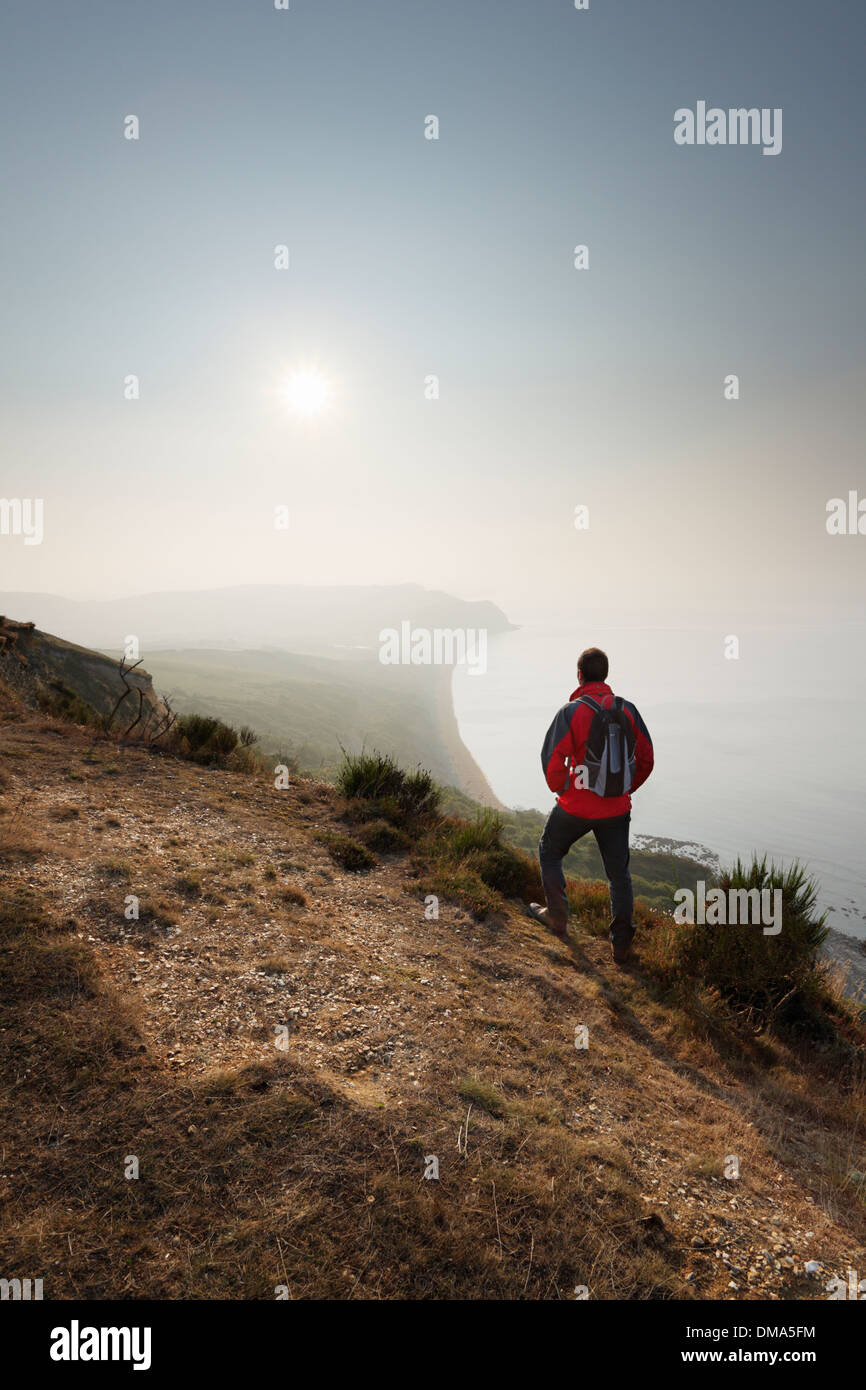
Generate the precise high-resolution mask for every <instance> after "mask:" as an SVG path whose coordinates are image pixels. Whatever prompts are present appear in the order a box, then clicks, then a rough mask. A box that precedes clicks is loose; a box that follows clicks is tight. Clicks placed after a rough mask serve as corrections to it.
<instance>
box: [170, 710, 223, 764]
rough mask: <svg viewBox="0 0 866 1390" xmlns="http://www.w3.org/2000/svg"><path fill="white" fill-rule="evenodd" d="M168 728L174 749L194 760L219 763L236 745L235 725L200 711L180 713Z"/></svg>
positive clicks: (195, 761) (196, 761)
mask: <svg viewBox="0 0 866 1390" xmlns="http://www.w3.org/2000/svg"><path fill="white" fill-rule="evenodd" d="M172 732H173V735H174V743H175V746H176V748H177V750H178V752H180V754H181V756H182V757H185V758H189V760H190V761H191V762H194V763H204V764H219V763H223V762H225V760H226V758H227V757H228V756H229V754H230V753H232V752H233V751H234V749H235V748H236V747H237V745H238V733H237V730H236V729H233V728H232V727H231V725H230V724H224V723H223V721H222V720H221V719H212V718H210V717H209V716H208V715H204V714H182V715H180V717H179V718H178V719H177V721H176V722H175V725H174V728H173V730H172Z"/></svg>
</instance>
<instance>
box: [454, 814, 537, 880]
mask: <svg viewBox="0 0 866 1390" xmlns="http://www.w3.org/2000/svg"><path fill="white" fill-rule="evenodd" d="M502 831H503V825H502V820H501V818H500V817H499V815H498V814H497V813H496V812H495V811H491V810H485V811H480V812H479V813H478V815H477V816H476V817H475V820H474V821H464V820H451V821H446V822H444V824H443V827H442V830H441V831H440V833H439V835H438V837H437V847H436V857H437V859H439V860H442V861H444V862H445V864H447V865H449V866H454V867H457V866H459V867H460V868H462V869H463V870H464V871H465V870H468V871H470V872H473V873H475V874H477V875H478V877H479V878H480V879H481V882H482V883H485V884H486V885H487V887H488V888H494V889H496V891H497V892H499V893H501V894H502V895H503V897H506V898H526V899H528V898H531V897H533V896H537V895H538V894H539V893H540V891H541V874H540V871H539V868H538V865H537V863H536V862H535V860H533V859H530V857H529V855H528V854H524V852H523V851H522V850H519V849H514V848H513V846H512V845H508V844H504V843H503V841H502Z"/></svg>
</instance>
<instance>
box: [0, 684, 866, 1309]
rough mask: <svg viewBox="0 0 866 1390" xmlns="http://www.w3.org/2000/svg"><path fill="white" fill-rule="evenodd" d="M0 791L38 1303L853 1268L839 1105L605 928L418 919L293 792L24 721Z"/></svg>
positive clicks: (4, 742)
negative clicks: (715, 1035)
mask: <svg viewBox="0 0 866 1390" xmlns="http://www.w3.org/2000/svg"><path fill="white" fill-rule="evenodd" d="M0 772H2V788H0V789H2V811H3V814H2V817H0V835H2V839H0V856H2V867H3V869H4V895H5V906H4V909H3V912H2V922H3V928H4V931H3V938H2V939H3V943H4V944H3V949H2V952H0V963H2V988H3V994H4V998H5V1004H4V1013H5V1017H4V1021H3V1031H2V1033H0V1050H2V1057H3V1074H4V1077H5V1085H4V1094H3V1100H2V1111H3V1114H2V1129H3V1132H4V1134H6V1135H7V1136H14V1137H10V1139H9V1140H8V1141H7V1143H6V1144H5V1147H4V1152H3V1164H2V1169H3V1172H2V1176H0V1264H2V1267H3V1269H4V1271H5V1272H6V1273H7V1275H9V1276H11V1275H12V1274H13V1273H14V1274H20V1275H22V1276H24V1275H32V1276H40V1275H41V1276H44V1278H45V1296H46V1298H57V1297H59V1298H63V1297H72V1296H83V1297H130V1298H142V1297H156V1298H166V1297H186V1298H215V1297H244V1298H254V1297H263V1298H273V1297H274V1296H275V1293H274V1291H275V1289H277V1288H284V1289H286V1290H287V1291H288V1296H290V1297H293V1298H298V1297H313V1296H319V1297H350V1296H352V1297H363V1298H392V1297H410V1298H420V1297H449V1296H453V1297H461V1298H469V1297H473V1298H495V1297H504V1298H521V1297H524V1298H531V1299H538V1298H571V1297H574V1290H575V1288H576V1287H577V1286H580V1285H583V1286H586V1288H588V1290H589V1294H590V1296H591V1297H593V1298H671V1297H683V1298H685V1297H697V1298H707V1297H713V1296H718V1297H727V1298H732V1299H741V1298H748V1297H755V1296H758V1297H764V1298H772V1299H776V1298H803V1299H814V1298H823V1297H826V1294H825V1293H824V1290H823V1286H822V1279H820V1278H815V1277H810V1276H809V1275H807V1274H806V1273H805V1272H804V1264H805V1262H806V1261H810V1260H817V1261H819V1262H820V1264H821V1266H822V1270H823V1273H824V1275H825V1276H827V1275H829V1274H835V1273H840V1274H843V1273H844V1272H845V1270H846V1269H847V1268H848V1267H849V1266H852V1267H854V1268H858V1267H859V1268H861V1269H862V1268H864V1262H866V1250H864V1244H866V1219H864V1205H863V1200H862V1195H861V1194H860V1193H858V1191H857V1190H856V1189H855V1187H854V1186H853V1185H852V1184H853V1183H854V1182H855V1181H856V1179H852V1178H851V1169H852V1168H853V1169H855V1170H856V1169H857V1168H862V1167H863V1163H862V1140H863V1136H862V1131H861V1130H860V1129H859V1128H858V1123H859V1122H858V1120H857V1113H858V1112H857V1111H856V1108H855V1106H854V1102H853V1098H852V1102H851V1106H850V1125H846V1124H845V1123H844V1122H842V1123H840V1118H839V1117H840V1113H841V1114H842V1115H843V1117H844V1115H845V1114H846V1113H847V1112H846V1111H845V1103H842V1110H841V1112H840V1102H839V1097H838V1096H836V1095H833V1094H831V1093H832V1092H833V1087H832V1085H830V1084H829V1082H828V1077H827V1075H826V1074H824V1073H822V1071H821V1066H820V1061H819V1060H817V1059H816V1061H815V1064H814V1067H810V1066H808V1065H804V1064H803V1062H802V1058H795V1057H793V1056H792V1055H791V1054H789V1053H788V1052H787V1051H786V1049H785V1048H784V1047H782V1046H781V1045H780V1044H776V1043H774V1044H772V1045H770V1044H768V1043H766V1042H758V1041H757V1040H756V1041H755V1043H754V1046H745V1045H744V1046H743V1047H742V1048H741V1049H740V1050H739V1051H738V1050H737V1049H736V1048H734V1047H731V1048H729V1049H727V1050H726V1049H724V1048H720V1047H717V1046H715V1045H713V1044H711V1043H710V1042H709V1041H708V1040H707V1039H705V1038H701V1037H699V1036H697V1035H696V1034H695V1033H694V1032H693V1031H690V1030H689V1029H688V1027H687V1026H686V1023H685V1020H684V1019H683V1018H682V1017H681V1016H678V1015H677V1014H676V1013H674V1012H673V1011H671V1010H669V1009H668V1008H667V1007H665V1006H664V1005H663V1004H662V1003H661V1002H660V1000H659V998H658V997H657V995H656V994H655V993H654V992H653V990H652V988H651V985H650V982H649V981H648V980H647V979H645V978H644V976H643V974H642V972H641V969H640V965H639V964H638V965H637V966H636V967H635V968H634V969H632V970H629V971H625V972H622V971H617V970H616V969H615V968H614V967H613V965H612V962H611V960H610V957H609V947H608V945H607V942H606V941H605V940H604V939H601V938H599V937H597V936H595V935H592V934H591V932H592V930H594V929H596V928H598V926H599V924H598V923H593V922H589V921H586V922H578V923H576V924H575V926H576V933H575V935H574V936H573V938H572V940H571V941H570V942H569V944H568V945H564V944H561V943H559V942H557V941H555V940H554V939H552V938H550V937H548V936H546V935H545V934H544V933H543V931H542V929H541V928H540V927H539V926H538V925H537V924H536V923H534V922H533V921H531V920H530V919H528V918H527V917H525V916H524V915H522V914H521V912H520V911H519V908H518V906H517V905H514V906H508V907H506V908H504V909H503V911H502V913H501V914H499V915H498V916H496V917H493V918H490V919H488V920H486V921H484V922H478V921H475V920H474V919H473V918H472V917H470V916H468V915H467V914H466V913H465V912H463V911H462V910H461V909H459V908H457V907H454V906H451V905H449V904H447V903H445V902H443V903H441V904H440V912H439V917H438V920H427V919H426V918H425V911H424V902H423V899H422V897H421V894H420V891H419V886H418V882H417V880H416V879H415V878H414V876H413V872H412V869H411V866H410V861H409V860H408V859H407V858H401V857H395V856H390V857H385V858H382V859H380V860H379V862H378V863H377V864H376V865H375V867H373V868H372V869H370V870H369V872H366V873H348V872H346V871H345V870H343V869H341V868H340V867H339V866H338V865H337V864H336V863H335V862H334V861H333V860H332V858H331V857H330V855H329V853H328V850H327V847H326V845H325V844H324V843H323V842H322V841H321V840H320V839H317V835H321V834H322V833H326V832H333V831H339V830H342V831H345V829H346V827H345V826H344V825H342V823H341V821H340V812H341V805H340V803H339V800H338V798H337V796H336V793H335V792H334V790H333V789H332V788H330V787H328V786H325V785H322V784H318V783H315V782H312V781H299V782H297V783H296V784H295V785H294V786H292V787H290V788H289V789H288V790H285V791H280V792H278V791H276V790H275V789H274V787H273V782H272V780H271V779H270V778H262V779H254V778H252V777H250V776H245V775H242V774H237V773H228V772H224V771H211V770H204V769H202V768H199V767H195V766H192V765H190V764H185V763H182V762H178V761H175V760H172V759H169V758H166V757H160V756H156V755H154V754H152V753H148V752H146V751H144V750H142V749H136V748H127V749H122V748H118V747H117V746H115V745H112V744H109V743H100V744H97V745H96V746H95V747H94V746H93V745H92V740H91V738H90V736H89V735H86V734H85V732H84V731H81V730H78V729H76V728H75V727H73V726H70V725H68V724H64V723H60V722H56V721H53V720H45V719H44V718H42V717H40V716H38V715H33V714H29V713H26V712H24V711H20V712H19V713H18V717H17V718H15V719H11V720H7V721H6V722H5V723H4V724H2V726H0ZM130 895H135V896H136V897H138V898H139V900H140V905H139V918H138V920H137V921H136V920H128V919H127V918H126V917H125V916H124V911H125V907H127V906H128V903H129V898H130ZM580 1025H586V1026H587V1027H588V1029H589V1047H588V1049H587V1050H581V1051H578V1050H577V1049H576V1048H575V1029H576V1027H578V1026H580ZM281 1029H282V1030H286V1031H283V1032H281V1031H279V1030H281ZM284 1039H287V1040H288V1045H287V1048H286V1049H285V1050H281V1049H280V1048H279V1047H277V1046H275V1043H277V1042H281V1041H283V1040H284ZM467 1118H468V1134H467ZM732 1154H735V1155H737V1156H738V1158H739V1164H740V1177H739V1179H738V1180H736V1181H730V1180H726V1178H725V1177H724V1176H723V1172H724V1165H725V1162H726V1158H727V1156H728V1155H732ZM431 1155H432V1156H436V1158H437V1159H438V1164H439V1177H438V1181H436V1180H430V1181H425V1180H424V1172H425V1166H426V1167H427V1168H429V1166H430V1165H429V1159H428V1156H431ZM133 1157H134V1158H135V1159H137V1161H138V1164H139V1176H138V1178H129V1177H127V1176H125V1174H126V1173H127V1172H128V1170H129V1164H130V1159H131V1158H133ZM858 1261H859V1264H858Z"/></svg>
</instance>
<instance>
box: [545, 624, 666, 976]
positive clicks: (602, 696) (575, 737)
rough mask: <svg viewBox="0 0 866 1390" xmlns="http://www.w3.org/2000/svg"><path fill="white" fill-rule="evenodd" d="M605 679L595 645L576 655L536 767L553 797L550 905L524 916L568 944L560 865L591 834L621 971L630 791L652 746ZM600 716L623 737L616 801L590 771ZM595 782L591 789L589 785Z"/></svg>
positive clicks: (643, 773)
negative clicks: (572, 677) (610, 717)
mask: <svg viewBox="0 0 866 1390" xmlns="http://www.w3.org/2000/svg"><path fill="white" fill-rule="evenodd" d="M607 673H608V660H607V657H606V656H605V654H604V652H602V651H599V649H598V647H589V648H588V649H587V650H586V651H585V652H583V653H582V654H581V656H580V657H579V659H578V663H577V681H578V685H577V690H575V691H574V692H573V694H572V696H571V699H570V700H569V702H568V704H567V705H563V707H562V709H561V710H560V711H559V713H558V714H557V716H556V718H555V719H554V721H553V723H552V724H551V726H550V728H549V729H548V731H547V737H546V738H545V740H544V747H543V748H542V750H541V765H542V767H543V768H544V775H545V777H546V779H547V785H548V786H549V787H550V790H551V791H552V792H556V793H558V795H557V798H556V805H555V806H554V808H553V810H552V811H551V813H550V816H549V817H548V820H547V824H546V825H545V827H544V834H543V835H542V837H541V841H540V843H539V846H538V859H539V863H540V864H541V881H542V884H543V885H544V896H545V898H546V899H547V906H546V907H542V906H541V905H540V903H530V905H529V911H530V912H531V914H532V916H533V917H536V918H537V919H538V921H539V922H543V923H544V925H545V926H547V927H549V928H550V930H551V931H552V932H553V933H554V935H556V936H559V937H562V938H563V939H564V938H565V936H566V927H567V923H568V898H567V897H566V891H565V874H564V873H563V870H562V861H563V859H564V858H565V856H566V855H567V854H568V851H569V850H570V849H571V847H572V845H573V844H574V843H575V842H576V841H577V840H579V839H580V838H581V836H583V835H586V834H587V832H588V831H590V830H591V831H592V832H593V834H594V835H595V840H596V844H597V845H598V848H599V851H600V853H601V857H602V861H603V863H604V869H605V873H606V874H607V877H608V882H609V883H610V906H611V913H612V919H613V920H612V921H611V924H610V942H611V945H612V946H613V958H614V960H615V961H616V962H617V964H618V965H624V964H625V962H626V961H627V960H628V958H629V956H630V954H631V943H632V937H633V936H634V921H633V917H632V913H633V909H634V894H633V892H632V886H631V874H630V873H629V868H628V864H629V848H628V832H629V822H630V820H631V796H630V795H629V792H630V791H632V792H633V791H636V790H637V788H638V787H639V786H641V784H642V783H643V782H645V781H646V779H647V778H648V777H649V775H650V773H651V772H652V770H653V746H652V739H651V738H650V736H649V730H648V729H647V726H646V724H645V723H644V722H643V720H642V719H641V717H640V714H639V713H638V711H637V709H636V707H635V706H634V705H633V704H630V703H629V702H628V701H627V700H618V699H617V698H616V697H615V696H614V693H613V691H612V690H611V688H610V686H609V685H606V684H605V682H606V680H607ZM600 711H614V716H615V721H618V723H619V725H620V726H621V728H622V731H623V733H622V738H621V741H620V743H619V745H615V746H619V747H621V748H622V749H623V750H624V753H625V769H624V770H623V768H619V769H618V770H617V775H618V777H619V779H620V780H619V781H618V782H613V785H614V787H616V786H618V785H620V784H622V785H623V786H625V787H628V790H624V791H623V792H622V794H621V795H610V784H609V785H608V787H606V788H605V787H604V786H603V785H602V783H603V781H604V776H602V777H601V778H599V776H598V773H597V772H596V771H595V769H593V771H592V773H589V772H588V767H587V759H588V758H589V759H590V761H592V760H593V759H594V758H595V755H596V752H597V749H596V748H595V747H593V749H592V750H591V751H589V752H588V750H587V740H588V739H589V737H590V729H591V728H592V726H593V720H594V719H595V718H596V715H598V716H599V720H600V721H601V724H599V725H597V726H596V727H597V729H598V730H599V732H600V733H601V734H602V735H603V734H604V729H603V728H602V727H601V725H602V724H603V723H604V720H605V718H606V715H604V714H601V713H599V712H600ZM623 716H624V718H623ZM617 737H619V735H617ZM606 761H607V760H606V759H605V763H606ZM605 771H607V769H605ZM623 771H624V775H623ZM593 777H595V782H594V785H595V790H592V789H591V786H590V783H591V782H592V781H593Z"/></svg>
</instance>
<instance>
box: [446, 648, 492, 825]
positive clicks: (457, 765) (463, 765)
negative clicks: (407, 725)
mask: <svg viewBox="0 0 866 1390" xmlns="http://www.w3.org/2000/svg"><path fill="white" fill-rule="evenodd" d="M433 669H434V672H435V678H434V682H433V711H434V716H435V719H436V732H437V734H438V737H439V742H440V743H441V745H442V748H443V751H444V752H445V754H446V755H447V757H448V760H449V763H450V764H451V767H452V776H451V781H452V785H453V786H455V787H457V788H458V790H459V791H462V792H465V794H466V795H467V796H471V797H472V799H473V801H478V802H480V803H481V804H482V805H483V806H490V807H492V808H493V809H494V810H497V811H507V810H508V809H509V808H508V807H507V806H506V805H505V803H504V802H502V801H500V800H499V797H498V796H496V794H495V792H494V791H493V788H492V787H491V785H490V783H489V782H488V780H487V778H486V777H485V776H484V773H483V772H482V771H481V768H480V767H479V766H478V763H477V762H476V761H475V759H474V758H473V756H472V754H471V753H470V752H469V749H468V748H467V747H466V744H465V743H464V742H463V739H462V738H461V737H460V728H459V726H458V723H457V714H456V712H455V709H454V695H453V692H452V680H453V676H454V668H453V667H452V666H442V667H438V668H433Z"/></svg>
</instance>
